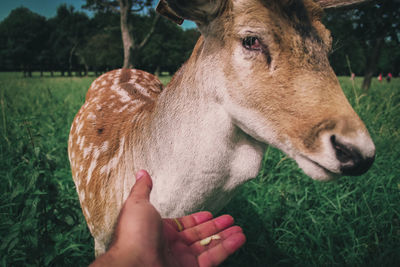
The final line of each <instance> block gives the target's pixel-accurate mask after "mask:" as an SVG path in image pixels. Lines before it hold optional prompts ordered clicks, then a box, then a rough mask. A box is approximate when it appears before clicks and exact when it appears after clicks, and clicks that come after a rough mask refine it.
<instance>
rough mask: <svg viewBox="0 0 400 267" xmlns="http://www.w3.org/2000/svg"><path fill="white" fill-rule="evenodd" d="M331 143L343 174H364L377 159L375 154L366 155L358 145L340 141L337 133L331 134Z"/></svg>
mask: <svg viewBox="0 0 400 267" xmlns="http://www.w3.org/2000/svg"><path fill="white" fill-rule="evenodd" d="M331 144H332V146H333V149H334V151H335V153H336V158H337V159H338V160H339V162H340V171H341V172H342V174H343V175H350V176H355V175H361V174H364V173H365V172H366V171H368V169H369V168H370V167H371V165H372V163H373V162H374V160H375V154H374V155H373V156H368V157H364V156H363V155H362V154H361V152H360V150H359V149H358V148H357V147H355V146H353V145H351V144H343V143H340V141H338V140H337V138H336V136H335V135H332V136H331Z"/></svg>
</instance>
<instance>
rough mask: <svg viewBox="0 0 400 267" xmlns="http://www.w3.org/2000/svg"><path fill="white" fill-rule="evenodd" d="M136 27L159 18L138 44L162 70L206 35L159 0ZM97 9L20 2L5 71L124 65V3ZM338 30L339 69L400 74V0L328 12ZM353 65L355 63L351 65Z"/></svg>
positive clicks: (136, 6) (101, 0) (144, 4)
mask: <svg viewBox="0 0 400 267" xmlns="http://www.w3.org/2000/svg"><path fill="white" fill-rule="evenodd" d="M132 2H133V4H132V7H131V12H130V13H129V30H130V33H131V34H132V36H134V39H135V41H136V42H137V43H140V42H141V41H142V40H143V39H144V38H146V37H147V34H148V33H149V32H150V31H151V28H152V25H153V24H154V23H156V27H155V28H154V31H152V32H151V37H150V38H149V40H148V42H146V43H145V45H144V46H143V47H141V48H140V49H136V50H134V55H133V56H132V59H131V61H132V62H131V64H132V65H133V66H134V67H135V68H139V69H143V70H146V71H149V72H152V73H156V74H160V73H162V72H168V73H170V74H172V73H173V72H175V71H176V70H177V69H178V68H179V67H180V66H181V65H182V64H183V62H184V61H185V60H186V59H187V58H188V57H189V55H190V53H191V51H192V49H193V46H194V44H195V42H196V40H197V39H198V37H199V35H200V33H199V32H198V30H197V29H195V28H192V29H183V28H182V27H179V26H178V25H176V24H174V23H173V22H170V21H168V20H166V19H164V18H160V19H159V20H156V19H155V16H156V14H155V12H154V8H151V7H154V4H155V1H148V0H146V1H139V0H137V1H132ZM84 8H87V9H90V10H91V11H92V13H91V14H92V15H91V16H88V15H87V13H84V12H80V11H76V10H75V9H74V7H72V6H68V5H66V4H64V5H61V6H60V7H59V8H58V10H57V14H56V16H55V17H52V18H45V17H42V16H40V15H38V14H35V13H33V12H31V11H30V10H29V9H27V8H24V7H20V8H17V9H14V10H13V11H12V12H11V13H10V14H9V16H8V17H6V18H5V19H4V20H3V21H1V23H0V71H23V72H24V74H25V75H26V76H30V75H31V73H32V71H50V72H52V73H53V71H60V72H61V74H62V75H69V76H71V75H73V73H74V72H75V73H76V74H77V75H87V73H88V72H89V71H94V72H97V73H100V72H104V71H107V70H111V69H115V68H119V67H121V66H122V63H123V57H124V55H123V54H124V52H123V42H122V38H121V23H120V12H119V11H120V9H119V8H118V2H117V1H111V0H87V1H86V5H85V6H84ZM324 23H325V25H326V26H327V28H328V29H330V30H331V32H332V36H333V40H334V41H333V49H332V53H331V55H330V61H331V64H332V67H333V69H334V70H335V72H336V73H337V75H350V73H351V72H354V73H355V74H356V75H357V76H364V77H365V78H366V79H365V80H364V83H366V84H363V88H364V89H368V88H369V85H370V79H371V78H372V77H373V76H377V75H378V74H380V73H382V74H383V75H386V74H387V73H389V72H390V73H392V75H394V76H398V75H399V72H400V45H399V43H400V25H399V23H400V2H399V1H397V0H378V1H369V2H367V3H366V4H364V5H360V6H357V7H356V8H352V9H344V10H343V9H339V10H334V9H333V10H327V11H326V14H325V17H324ZM349 63H350V64H349Z"/></svg>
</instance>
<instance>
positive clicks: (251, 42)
mask: <svg viewBox="0 0 400 267" xmlns="http://www.w3.org/2000/svg"><path fill="white" fill-rule="evenodd" d="M242 45H243V47H244V48H246V49H247V50H254V51H261V50H262V46H261V42H260V40H258V38H257V37H255V36H249V37H246V38H244V39H243V41H242Z"/></svg>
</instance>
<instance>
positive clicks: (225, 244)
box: [198, 233, 246, 267]
mask: <svg viewBox="0 0 400 267" xmlns="http://www.w3.org/2000/svg"><path fill="white" fill-rule="evenodd" d="M245 242H246V237H245V235H244V234H243V233H236V234H233V235H231V236H229V237H228V238H227V239H225V240H223V241H222V242H221V243H219V244H218V245H217V246H215V247H213V248H211V249H208V250H206V251H204V252H203V253H201V254H200V256H199V257H198V263H199V266H200V267H208V266H217V265H219V264H221V263H222V262H223V261H224V260H225V259H226V258H228V256H229V255H231V254H232V253H234V252H235V251H236V250H238V249H239V248H240V247H241V246H243V244H244V243H245Z"/></svg>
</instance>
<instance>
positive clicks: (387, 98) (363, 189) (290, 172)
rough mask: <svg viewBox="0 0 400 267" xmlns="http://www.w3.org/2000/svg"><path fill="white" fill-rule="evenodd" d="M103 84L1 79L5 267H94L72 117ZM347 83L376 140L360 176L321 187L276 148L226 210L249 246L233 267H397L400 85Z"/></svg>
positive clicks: (1, 257) (0, 225) (1, 250)
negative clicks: (365, 89)
mask: <svg viewBox="0 0 400 267" xmlns="http://www.w3.org/2000/svg"><path fill="white" fill-rule="evenodd" d="M93 79H94V77H89V78H62V77H54V78H51V77H44V78H40V77H38V75H37V74H36V75H35V76H34V77H33V78H22V74H20V73H0V113H1V114H0V181H1V184H0V238H1V242H0V264H1V266H31V265H34V266H85V265H87V264H88V263H89V262H90V261H92V260H93V241H92V240H91V236H90V234H89V231H88V229H87V227H86V224H85V222H84V219H83V216H82V214H81V211H80V207H79V202H78V197H77V195H76V192H75V187H74V184H73V182H72V178H71V173H70V168H69V162H68V157H67V139H68V133H69V128H70V124H71V122H72V119H73V117H74V115H75V113H76V112H77V110H78V109H79V107H80V106H81V105H82V103H83V101H84V96H85V93H86V91H87V89H88V87H89V85H90V83H91V82H92V80H93ZM340 82H341V84H342V86H343V88H344V91H345V93H346V95H347V96H348V97H349V99H350V102H351V103H352V105H353V107H354V108H355V110H356V111H357V113H358V114H359V115H360V117H361V118H362V119H363V120H364V121H365V123H366V124H367V127H368V129H369V131H370V133H371V136H372V138H373V139H374V141H375V144H376V148H377V157H376V161H375V163H374V165H373V167H372V169H371V170H370V171H369V172H368V173H367V174H365V175H363V176H361V177H343V178H341V179H339V180H337V181H334V182H330V183H320V182H316V181H312V180H311V179H310V178H308V177H306V176H305V175H304V174H303V173H302V172H301V171H300V170H299V169H298V168H297V166H296V164H295V163H294V162H293V161H292V160H290V159H288V158H287V157H286V156H285V155H284V154H282V153H281V152H279V151H277V150H276V149H273V148H269V149H268V150H267V152H266V155H265V158H264V162H263V169H262V170H261V172H260V174H259V175H258V177H257V179H254V180H252V181H250V182H249V183H247V184H246V185H244V186H243V187H242V188H241V189H240V190H239V193H238V194H237V196H236V197H235V198H234V199H233V200H232V201H231V202H230V204H229V205H228V206H227V207H226V208H225V209H224V210H223V211H222V213H229V214H232V215H233V216H234V217H235V219H236V222H237V224H239V225H240V226H242V227H243V229H244V232H245V234H246V236H247V243H246V245H245V246H244V247H243V248H242V249H241V250H240V251H239V252H238V253H236V254H235V255H234V256H232V257H231V258H230V259H229V260H228V261H227V262H226V263H225V264H224V266H398V264H399V263H400V128H399V127H400V79H394V80H393V81H392V83H390V84H388V83H386V82H383V83H381V84H380V83H378V82H377V81H374V82H373V84H372V87H371V89H370V91H369V93H368V95H365V94H362V92H361V90H360V84H361V80H356V83H355V85H354V87H353V86H352V84H351V82H350V81H349V79H348V78H345V77H344V78H341V79H340Z"/></svg>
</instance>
